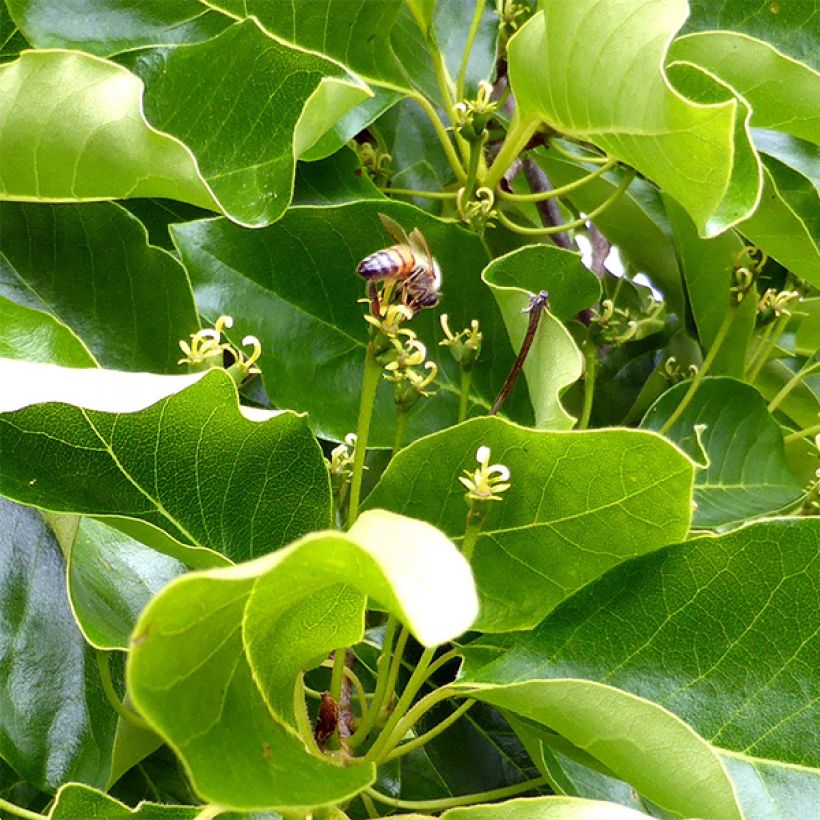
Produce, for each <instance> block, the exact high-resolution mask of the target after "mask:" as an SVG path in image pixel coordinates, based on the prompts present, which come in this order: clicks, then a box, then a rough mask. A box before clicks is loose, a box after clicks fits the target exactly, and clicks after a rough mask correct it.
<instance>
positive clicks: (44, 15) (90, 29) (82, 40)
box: [6, 0, 232, 57]
mask: <svg viewBox="0 0 820 820" xmlns="http://www.w3.org/2000/svg"><path fill="white" fill-rule="evenodd" d="M6 5H7V6H8V9H9V11H10V12H11V14H12V16H13V17H14V19H15V21H16V22H17V25H18V26H19V27H20V29H21V30H22V32H23V33H24V34H25V36H26V38H27V39H28V41H29V42H30V43H31V45H32V46H33V47H34V48H74V49H77V50H78V51H87V52H89V53H90V54H96V55H98V56H100V57H107V56H109V55H110V54H116V53H117V52H118V51H125V50H127V49H133V48H139V47H140V46H154V45H173V44H175V43H195V42H199V41H200V40H206V39H208V38H209V37H213V36H214V35H215V34H218V33H219V32H220V31H222V30H223V29H224V28H225V27H226V26H227V25H230V23H231V22H232V21H231V19H230V18H228V17H226V16H225V15H223V14H219V13H218V12H215V11H211V10H210V9H205V8H203V7H202V5H201V4H200V3H198V2H196V0H140V3H139V5H135V4H134V3H129V2H123V0H83V2H81V3H77V2H76V1H74V2H72V0H56V2H55V0H6ZM89 15H93V25H92V24H90V21H89Z"/></svg>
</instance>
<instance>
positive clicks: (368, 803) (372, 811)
mask: <svg viewBox="0 0 820 820" xmlns="http://www.w3.org/2000/svg"><path fill="white" fill-rule="evenodd" d="M359 796H360V797H361V798H362V803H364V807H365V810H366V811H367V816H368V817H380V816H381V815H380V814H379V810H378V809H377V808H376V804H375V803H374V802H373V799H372V798H371V797H370V795H368V794H365V793H364V792H362V793H361V794H360V795H359Z"/></svg>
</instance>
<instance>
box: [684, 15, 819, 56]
mask: <svg viewBox="0 0 820 820" xmlns="http://www.w3.org/2000/svg"><path fill="white" fill-rule="evenodd" d="M689 10H690V14H689V19H688V20H687V21H686V25H685V27H684V31H687V32H689V31H708V30H711V29H726V30H729V31H737V32H740V33H741V34H747V35H749V36H750V37H756V38H758V39H759V40H764V41H766V42H768V43H771V44H772V45H774V46H775V48H777V49H779V50H780V51H782V52H783V53H784V54H788V55H789V56H791V57H794V58H795V59H797V60H802V61H803V62H804V63H806V65H811V66H814V67H815V68H817V67H818V53H817V27H816V26H815V25H814V23H815V21H814V15H815V13H816V9H815V8H814V6H813V5H812V4H811V3H801V2H797V3H783V2H770V3H760V4H758V5H750V4H749V3H748V2H747V0H723V2H720V3H715V2H714V0H689Z"/></svg>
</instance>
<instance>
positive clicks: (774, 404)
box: [769, 359, 820, 413]
mask: <svg viewBox="0 0 820 820" xmlns="http://www.w3.org/2000/svg"><path fill="white" fill-rule="evenodd" d="M819 367H820V362H814V361H812V360H811V359H808V361H806V363H805V364H804V365H803V367H801V368H800V370H798V371H797V373H795V374H794V375H793V376H792V377H791V378H790V379H789V380H788V381H787V382H786V384H784V385H783V387H782V388H781V389H780V392H779V393H778V394H777V395H776V396H775V397H774V398H773V399H772V400H771V401H770V402H769V412H770V413H774V411H775V410H777V408H778V407H780V405H781V404H782V403H783V400H784V399H785V398H786V396H788V395H789V393H791V392H792V390H794V388H795V387H797V385H798V384H800V382H801V381H803V379H804V378H805V377H806V376H808V375H809V373H811V372H812V370H817V368H819Z"/></svg>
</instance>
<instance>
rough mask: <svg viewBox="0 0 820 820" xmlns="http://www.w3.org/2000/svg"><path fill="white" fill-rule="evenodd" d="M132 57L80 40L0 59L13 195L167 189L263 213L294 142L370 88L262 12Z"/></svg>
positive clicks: (242, 212)
mask: <svg viewBox="0 0 820 820" xmlns="http://www.w3.org/2000/svg"><path fill="white" fill-rule="evenodd" d="M127 56H128V62H130V63H131V65H132V67H133V69H134V71H136V72H137V74H139V75H140V76H139V77H136V76H134V74H131V73H130V72H128V71H126V70H125V69H124V68H122V67H121V66H117V65H115V64H113V63H110V62H107V61H105V60H101V59H99V58H95V57H91V56H89V55H84V54H80V53H76V52H60V51H54V52H26V53H25V54H23V55H22V56H21V57H20V59H19V60H18V61H16V62H14V63H11V64H9V65H7V66H3V67H0V99H2V100H4V101H5V104H2V103H0V122H2V123H3V125H4V127H3V139H2V141H0V162H2V164H3V166H4V167H8V168H9V169H11V170H10V172H8V173H5V174H4V177H3V180H2V187H0V191H2V194H3V196H4V197H5V198H7V199H38V200H51V201H69V200H84V199H85V200H87V199H106V198H123V197H168V198H171V199H179V200H182V201H184V202H190V203H192V204H194V205H199V206H202V207H206V208H211V209H212V210H220V211H222V212H223V213H226V214H228V215H229V216H230V217H231V218H232V219H235V220H237V221H239V222H241V223H243V224H248V225H265V224H268V223H269V222H272V221H274V220H275V219H278V218H279V216H281V214H282V213H283V212H284V210H285V209H286V208H287V205H288V202H289V200H290V192H291V190H292V187H293V174H294V168H295V160H296V158H297V157H298V155H299V154H300V153H302V152H303V151H306V150H307V149H308V148H310V147H311V146H312V145H313V144H314V143H315V142H316V140H317V139H319V137H321V136H322V134H323V133H324V132H325V131H326V130H327V129H328V128H329V127H331V126H332V125H333V124H334V123H335V122H336V120H337V119H338V118H339V117H341V116H342V115H343V114H344V113H345V112H346V111H347V110H348V109H349V108H350V107H351V106H353V105H355V104H356V103H357V102H359V101H360V100H362V99H364V97H365V96H367V94H368V91H367V88H366V87H365V86H364V85H363V84H362V83H361V82H360V81H358V80H356V79H355V78H354V77H353V76H352V75H350V74H349V73H347V72H346V71H345V70H344V69H343V68H342V67H340V66H339V65H338V64H336V63H332V62H330V61H329V60H327V59H325V58H323V57H321V56H319V55H316V54H312V53H308V52H305V51H302V50H300V49H297V48H293V47H290V46H287V45H285V44H283V43H281V42H279V41H277V40H272V39H271V38H270V37H269V36H267V35H266V34H265V33H264V32H263V31H262V30H261V29H260V28H259V27H258V25H257V24H256V23H255V22H253V21H247V22H245V23H238V24H236V25H233V26H231V27H230V28H228V29H226V30H225V31H224V32H223V33H221V34H220V35H218V36H217V37H214V38H213V39H212V40H208V41H206V42H204V43H199V44H195V45H190V46H180V47H170V48H163V49H155V50H151V51H140V52H133V53H130V54H129V55H127ZM229 58H230V59H229ZM140 78H141V79H142V80H144V81H145V85H146V86H147V88H146V89H145V94H144V98H143V90H144V86H143V83H142V82H140ZM180 99H184V100H185V104H184V105H180ZM237 101H240V102H241V104H240V105H237V104H236V103H237ZM65 106H70V111H71V112H72V113H71V115H66V114H65V113H63V108H65ZM143 107H144V110H145V114H143ZM213 122H218V123H219V124H220V135H221V136H222V138H221V139H218V140H217V139H214V138H213V137H214V132H213V125H212V123H213ZM156 129H160V130H156Z"/></svg>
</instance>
